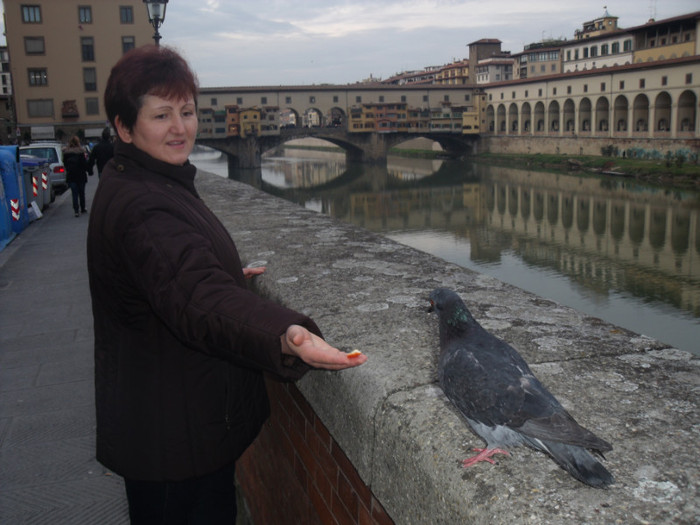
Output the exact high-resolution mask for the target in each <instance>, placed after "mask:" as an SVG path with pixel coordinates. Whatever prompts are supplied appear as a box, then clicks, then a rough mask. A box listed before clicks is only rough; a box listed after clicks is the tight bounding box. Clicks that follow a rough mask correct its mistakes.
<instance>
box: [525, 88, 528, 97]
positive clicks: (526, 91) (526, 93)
mask: <svg viewBox="0 0 700 525" xmlns="http://www.w3.org/2000/svg"><path fill="white" fill-rule="evenodd" d="M528 94H529V93H528V90H527V89H526V90H525V98H527V97H528Z"/></svg>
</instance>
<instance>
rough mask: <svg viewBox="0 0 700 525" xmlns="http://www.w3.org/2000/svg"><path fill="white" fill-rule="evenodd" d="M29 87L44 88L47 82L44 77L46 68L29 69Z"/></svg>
mask: <svg viewBox="0 0 700 525" xmlns="http://www.w3.org/2000/svg"><path fill="white" fill-rule="evenodd" d="M27 71H28V72H29V85H30V86H46V85H48V83H49V81H48V79H47V77H46V68H41V69H29V70H27Z"/></svg>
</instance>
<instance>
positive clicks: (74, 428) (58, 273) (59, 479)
mask: <svg viewBox="0 0 700 525" xmlns="http://www.w3.org/2000/svg"><path fill="white" fill-rule="evenodd" d="M97 181H98V179H97V177H91V178H90V179H89V182H88V185H87V188H86V194H87V207H88V209H90V205H91V203H92V196H93V194H94V192H95V189H96V187H97ZM87 224H88V216H87V215H85V214H84V215H82V216H81V217H79V218H76V217H74V214H73V209H72V203H71V195H70V191H67V192H65V193H63V195H60V196H58V197H57V198H56V201H55V202H54V203H53V204H52V205H51V207H50V208H49V209H48V210H46V213H45V214H44V217H43V218H42V219H40V220H38V221H35V222H34V223H32V224H31V225H29V227H28V228H27V229H26V230H25V231H24V232H22V233H21V234H20V235H19V236H18V237H17V238H16V239H15V240H14V241H12V242H11V243H10V244H9V245H8V246H7V247H6V248H5V249H4V250H3V251H2V252H0V486H1V487H2V489H1V490H0V522H1V523H8V524H9V523H12V524H20V523H22V524H25V523H27V524H28V523H31V524H39V523H50V524H81V523H86V524H87V523H89V524H97V523H99V524H123V523H128V517H127V505H126V498H125V496H124V489H123V485H122V480H121V478H120V477H119V476H116V475H111V473H110V472H108V471H106V470H105V468H104V467H102V465H100V464H99V463H97V461H96V460H95V437H94V433H95V414H94V401H93V395H94V392H93V335H92V312H91V305H90V293H89V289H88V278H87V270H86V259H85V240H86V234H87Z"/></svg>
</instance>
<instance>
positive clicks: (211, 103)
mask: <svg viewBox="0 0 700 525" xmlns="http://www.w3.org/2000/svg"><path fill="white" fill-rule="evenodd" d="M209 103H210V105H212V106H218V105H219V101H218V100H217V99H216V97H212V98H211V100H210V101H209Z"/></svg>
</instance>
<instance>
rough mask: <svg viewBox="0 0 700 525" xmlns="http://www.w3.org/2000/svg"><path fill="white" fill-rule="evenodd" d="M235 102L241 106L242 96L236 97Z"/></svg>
mask: <svg viewBox="0 0 700 525" xmlns="http://www.w3.org/2000/svg"><path fill="white" fill-rule="evenodd" d="M236 104H238V105H239V106H242V105H243V97H236Z"/></svg>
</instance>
